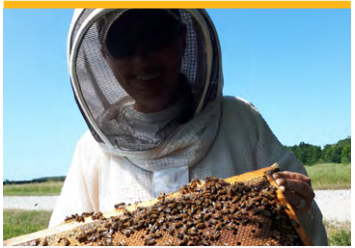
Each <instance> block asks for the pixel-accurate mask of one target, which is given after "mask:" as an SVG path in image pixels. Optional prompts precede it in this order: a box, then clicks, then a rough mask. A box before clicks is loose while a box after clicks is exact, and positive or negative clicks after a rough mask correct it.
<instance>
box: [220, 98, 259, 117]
mask: <svg viewBox="0 0 355 248" xmlns="http://www.w3.org/2000/svg"><path fill="white" fill-rule="evenodd" d="M223 108H224V111H246V112H249V113H254V114H255V113H259V111H258V109H257V108H256V107H255V106H254V105H253V104H252V103H251V102H249V101H247V100H245V99H244V98H241V97H234V96H224V97H223Z"/></svg>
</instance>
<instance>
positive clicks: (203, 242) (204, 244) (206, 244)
mask: <svg viewBox="0 0 355 248" xmlns="http://www.w3.org/2000/svg"><path fill="white" fill-rule="evenodd" d="M200 244H201V245H203V246H210V245H211V244H210V243H209V242H208V241H206V240H201V241H200Z"/></svg>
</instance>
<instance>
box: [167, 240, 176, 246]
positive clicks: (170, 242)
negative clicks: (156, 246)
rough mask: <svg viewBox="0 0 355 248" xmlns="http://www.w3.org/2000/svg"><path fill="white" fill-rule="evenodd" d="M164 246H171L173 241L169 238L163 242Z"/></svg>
mask: <svg viewBox="0 0 355 248" xmlns="http://www.w3.org/2000/svg"><path fill="white" fill-rule="evenodd" d="M165 245H166V246H173V245H174V244H173V242H172V241H171V240H170V239H169V240H168V241H167V242H166V243H165Z"/></svg>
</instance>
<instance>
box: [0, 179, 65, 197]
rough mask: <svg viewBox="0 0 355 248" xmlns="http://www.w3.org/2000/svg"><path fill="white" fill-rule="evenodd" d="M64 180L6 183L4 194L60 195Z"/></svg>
mask: <svg viewBox="0 0 355 248" xmlns="http://www.w3.org/2000/svg"><path fill="white" fill-rule="evenodd" d="M62 187H63V182H45V183H31V184H12V185H4V187H3V188H4V190H3V194H4V196H40V195H59V194H60V191H61V188H62Z"/></svg>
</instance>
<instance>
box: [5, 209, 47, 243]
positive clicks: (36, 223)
mask: <svg viewBox="0 0 355 248" xmlns="http://www.w3.org/2000/svg"><path fill="white" fill-rule="evenodd" d="M51 215H52V211H22V210H11V209H10V210H4V211H3V239H4V240H5V239H9V238H13V237H17V236H20V235H24V234H28V233H33V232H36V231H39V230H43V229H46V228H47V227H48V223H49V219H50V217H51Z"/></svg>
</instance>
